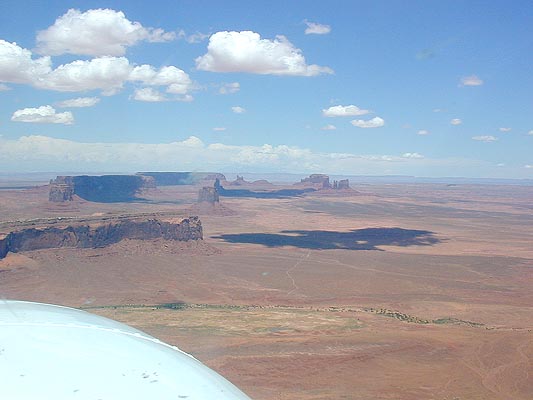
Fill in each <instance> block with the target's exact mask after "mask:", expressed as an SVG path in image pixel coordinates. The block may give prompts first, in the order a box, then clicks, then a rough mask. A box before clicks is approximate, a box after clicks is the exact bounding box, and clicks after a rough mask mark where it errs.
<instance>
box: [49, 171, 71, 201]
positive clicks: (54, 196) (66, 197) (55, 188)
mask: <svg viewBox="0 0 533 400" xmlns="http://www.w3.org/2000/svg"><path fill="white" fill-rule="evenodd" d="M72 178H73V177H72V176H58V177H57V178H56V179H51V180H50V185H49V187H50V191H49V192H48V200H49V201H53V202H55V203H62V202H64V201H72V196H73V195H74V181H73V179H72Z"/></svg>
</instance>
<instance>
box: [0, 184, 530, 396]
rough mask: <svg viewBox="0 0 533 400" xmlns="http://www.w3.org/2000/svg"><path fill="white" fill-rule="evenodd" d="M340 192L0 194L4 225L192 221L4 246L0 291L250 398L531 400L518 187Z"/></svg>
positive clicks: (525, 218)
mask: <svg viewBox="0 0 533 400" xmlns="http://www.w3.org/2000/svg"><path fill="white" fill-rule="evenodd" d="M353 186H354V189H356V191H357V192H350V193H339V192H333V191H332V192H329V191H326V192H315V193H312V194H307V195H305V196H301V197H293V198H280V199H255V198H225V197H224V198H221V204H220V206H218V207H214V208H198V207H197V206H195V205H194V204H193V203H194V201H195V198H196V195H197V191H198V188H197V187H192V186H181V187H178V186H174V187H170V186H169V187H162V188H159V189H158V190H155V191H152V192H150V193H146V194H144V196H143V197H144V200H143V201H139V202H130V203H106V204H102V203H90V202H86V201H83V200H79V199H78V200H75V201H73V202H69V203H66V204H54V203H49V202H48V193H47V187H45V186H43V187H35V188H29V189H23V190H13V189H5V190H0V231H3V232H7V231H9V230H10V229H17V228H20V226H23V225H27V224H28V223H32V222H31V221H30V222H28V220H32V221H34V223H37V224H48V223H52V222H54V221H57V220H60V221H62V222H64V221H65V220H66V221H68V220H69V218H72V219H73V220H74V221H76V220H83V219H95V220H97V219H98V218H101V217H103V216H110V215H111V216H112V215H138V214H140V213H146V214H147V215H163V216H164V215H184V216H187V215H188V214H191V215H192V214H195V213H199V214H200V218H201V220H202V225H203V228H204V240H203V241H202V242H187V243H183V242H165V241H163V240H154V241H134V240H124V241H122V242H120V243H117V244H115V245H112V246H109V247H106V248H101V249H68V248H62V249H47V250H39V251H31V252H24V253H17V254H8V256H7V257H6V258H5V259H3V260H0V296H2V297H3V298H8V299H20V300H31V301H41V302H49V303H56V304H63V305H68V306H73V307H80V308H84V309H87V311H90V312H93V313H96V314H99V315H103V316H106V317H110V318H113V319H116V320H119V321H122V322H125V323H127V324H130V325H133V326H135V327H138V328H139V329H141V330H144V331H146V332H148V333H150V334H152V335H154V336H156V337H158V338H160V339H162V340H164V341H166V342H169V343H171V344H174V345H177V346H178V347H180V348H181V349H182V350H184V351H186V352H188V353H191V354H192V355H194V356H195V357H196V358H198V359H199V360H201V361H202V362H204V363H205V364H207V365H208V366H210V367H212V368H214V369H215V370H216V371H218V372H220V373H221V374H222V375H224V376H225V377H226V378H228V379H229V380H230V381H232V382H233V383H235V384H236V385H237V386H239V387H240V388H241V389H242V390H243V391H245V392H246V393H247V394H249V395H250V396H251V397H252V398H254V399H265V400H266V399H272V400H274V399H413V400H414V399H417V400H418V399H438V400H453V399H457V400H458V399H461V400H465V399H468V400H471V399H502V400H503V399H505V400H507V399H524V400H525V399H528V400H529V399H532V398H533V361H532V360H533V331H532V330H533V187H531V186H529V187H528V186H511V185H508V186H495V185H494V186H492V185H444V184H416V185H415V184H405V185H396V184H394V185H386V184H375V185H372V184H365V185H359V186H357V185H353ZM35 221H36V222H35Z"/></svg>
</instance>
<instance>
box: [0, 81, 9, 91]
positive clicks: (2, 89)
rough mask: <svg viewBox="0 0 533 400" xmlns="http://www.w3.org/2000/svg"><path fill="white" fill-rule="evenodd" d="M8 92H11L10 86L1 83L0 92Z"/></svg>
mask: <svg viewBox="0 0 533 400" xmlns="http://www.w3.org/2000/svg"><path fill="white" fill-rule="evenodd" d="M8 90H11V88H10V87H9V86H7V85H4V84H3V83H0V92H7V91H8Z"/></svg>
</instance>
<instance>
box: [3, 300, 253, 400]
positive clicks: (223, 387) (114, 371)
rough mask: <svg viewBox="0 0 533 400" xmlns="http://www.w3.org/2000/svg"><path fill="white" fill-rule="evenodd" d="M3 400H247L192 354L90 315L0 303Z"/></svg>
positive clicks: (24, 303)
mask: <svg viewBox="0 0 533 400" xmlns="http://www.w3.org/2000/svg"><path fill="white" fill-rule="evenodd" d="M0 399H6V400H7V399H9V400H37V399H54V400H66V399H69V400H70V399H75V400H78V399H79V400H89V399H90V400H98V399H101V400H122V399H124V400H137V399H138V400H141V399H142V400H151V399H153V400H178V399H187V400H208V399H214V400H226V399H227V400H230V399H231V400H241V399H243V400H244V399H248V400H249V397H248V396H246V395H245V394H244V393H243V392H241V391H240V390H239V389H238V388H237V387H236V386H234V385H233V384H231V383H230V382H229V381H228V380H226V379H225V378H223V377H222V376H220V375H219V374H217V373H216V372H215V371H213V370H211V369H209V368H208V367H206V366H205V365H204V364H202V363H201V362H200V361H198V360H196V359H195V358H194V357H192V356H191V355H189V354H187V353H185V352H183V351H181V350H179V349H178V348H177V347H174V346H171V345H169V344H166V343H164V342H161V341H160V340H158V339H156V338H154V337H152V336H150V335H148V334H146V333H144V332H141V331H139V330H137V329H134V328H132V327H130V326H128V325H124V324H121V323H119V322H116V321H113V320H110V319H107V318H103V317H100V316H96V315H93V314H90V313H87V312H84V311H80V310H76V309H72V308H68V307H62V306H56V305H49V304H42V303H31V302H24V301H0Z"/></svg>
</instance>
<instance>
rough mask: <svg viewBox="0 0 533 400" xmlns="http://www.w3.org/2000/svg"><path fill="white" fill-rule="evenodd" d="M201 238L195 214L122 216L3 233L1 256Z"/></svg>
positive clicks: (0, 243) (200, 225)
mask: <svg viewBox="0 0 533 400" xmlns="http://www.w3.org/2000/svg"><path fill="white" fill-rule="evenodd" d="M157 238H163V239H165V240H179V241H189V240H201V239H203V232H202V223H201V221H200V219H199V218H198V217H196V216H193V217H189V218H185V219H182V220H180V221H179V222H177V221H175V220H171V221H162V220H159V219H145V220H137V219H123V220H118V221H112V222H106V223H99V224H93V225H83V224H79V225H67V226H64V227H55V226H54V227H51V226H47V227H42V228H27V229H22V230H19V231H14V232H10V233H8V234H5V235H2V236H0V258H4V257H5V256H6V254H7V253H8V252H13V253H17V252H20V251H28V250H40V249H49V248H60V247H79V248H91V247H92V248H95V247H105V246H108V245H110V244H113V243H117V242H120V241H121V240H123V239H139V240H150V239H157Z"/></svg>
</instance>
